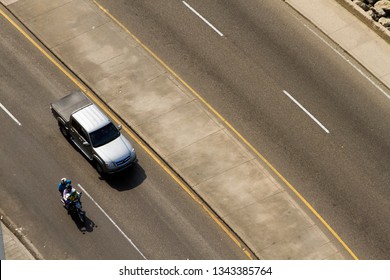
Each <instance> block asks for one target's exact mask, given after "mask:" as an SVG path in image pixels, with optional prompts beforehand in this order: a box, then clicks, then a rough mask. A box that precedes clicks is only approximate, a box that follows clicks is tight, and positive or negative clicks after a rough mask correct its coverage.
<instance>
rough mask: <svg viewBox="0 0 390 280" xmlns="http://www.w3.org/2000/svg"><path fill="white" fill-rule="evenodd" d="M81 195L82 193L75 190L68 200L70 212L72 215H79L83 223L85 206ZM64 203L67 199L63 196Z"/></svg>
mask: <svg viewBox="0 0 390 280" xmlns="http://www.w3.org/2000/svg"><path fill="white" fill-rule="evenodd" d="M81 195H82V193H78V192H76V191H75V192H74V193H73V194H72V195H71V197H70V199H69V200H68V202H67V207H66V208H67V209H68V213H69V214H70V215H71V216H72V217H77V218H78V219H79V221H80V222H81V223H84V222H85V211H83V210H82V209H83V206H82V204H81V200H80V198H81ZM61 201H62V203H63V204H64V205H65V201H64V199H63V198H61Z"/></svg>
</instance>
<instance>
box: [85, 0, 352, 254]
mask: <svg viewBox="0 0 390 280" xmlns="http://www.w3.org/2000/svg"><path fill="white" fill-rule="evenodd" d="M93 2H94V3H95V4H96V5H97V6H98V7H99V8H100V9H101V10H102V11H103V12H104V13H105V14H106V15H107V16H109V17H110V18H111V19H112V20H113V21H114V22H115V23H116V24H118V25H119V26H120V27H121V28H122V29H123V30H124V31H125V32H126V33H127V34H129V35H130V36H131V37H132V38H133V39H134V40H135V41H136V42H137V43H138V44H140V45H141V46H142V47H143V48H144V49H145V50H146V51H147V52H148V53H149V54H150V55H151V56H153V57H154V58H155V59H156V60H157V61H158V62H159V63H160V64H161V65H162V66H164V67H165V68H166V69H167V70H168V71H169V73H171V75H173V76H174V77H175V78H176V79H177V80H178V81H180V82H181V83H182V84H183V85H184V86H185V87H186V88H187V89H188V90H190V91H191V93H192V94H193V95H195V96H196V97H197V98H198V99H199V100H200V101H201V102H202V103H203V104H204V105H205V106H206V107H207V108H208V109H209V110H210V111H211V112H213V114H215V115H216V116H217V117H218V118H219V119H220V120H221V121H222V122H223V123H224V124H225V125H226V126H227V127H228V128H229V129H230V130H231V131H233V133H234V134H235V135H236V136H237V137H238V138H239V139H240V140H241V141H242V142H244V143H245V145H247V146H248V147H249V148H250V150H251V151H252V152H254V153H255V154H256V155H257V156H258V157H259V158H260V159H261V160H262V161H263V162H264V163H265V164H266V165H267V166H268V167H269V168H270V169H271V170H272V171H273V172H274V173H275V175H276V176H278V177H279V178H280V179H281V180H282V181H283V182H284V183H285V184H286V185H287V186H288V188H289V189H290V190H292V191H293V193H294V194H295V195H296V196H297V197H298V198H299V199H300V200H301V201H302V202H303V203H304V205H306V207H307V208H308V209H309V210H310V211H311V212H312V213H313V214H314V215H315V216H316V217H317V218H318V219H319V220H320V221H321V223H322V224H323V225H324V226H325V227H326V228H327V229H328V230H329V231H330V232H331V234H332V235H333V236H334V237H335V238H336V239H337V240H338V241H339V242H340V244H341V245H342V246H343V247H344V248H345V249H346V250H347V251H348V253H349V254H350V255H351V256H352V257H353V258H354V259H355V260H358V257H357V256H356V254H355V253H354V252H353V251H352V250H351V249H350V248H349V247H348V246H347V244H346V243H345V242H344V241H343V240H342V239H341V237H340V236H339V235H338V234H337V233H336V232H335V231H334V230H333V228H332V227H331V226H330V225H329V224H328V223H327V222H326V221H325V220H324V219H323V218H322V217H321V215H320V214H319V213H318V212H317V211H316V210H315V209H314V208H313V206H311V205H310V203H309V202H308V201H307V200H306V199H305V198H304V197H303V196H302V195H301V194H300V193H299V192H298V191H297V190H296V189H295V188H294V187H293V186H292V185H291V183H290V182H288V181H287V179H286V178H284V177H283V175H282V174H280V172H279V171H277V170H276V168H275V167H273V165H272V164H271V163H270V162H269V161H268V160H267V159H266V158H265V157H264V156H263V155H262V154H260V152H259V151H257V150H256V148H255V147H253V146H252V144H250V143H249V142H248V141H247V140H246V139H245V138H244V137H243V136H242V135H241V134H240V133H239V132H238V131H237V130H236V129H235V128H234V127H233V126H232V125H231V124H230V123H229V122H228V121H227V120H226V119H225V118H224V117H223V116H222V115H221V114H219V113H218V112H217V111H216V110H215V109H214V108H213V107H212V106H211V105H210V104H209V103H208V102H207V101H206V100H205V99H204V98H203V97H202V96H200V94H198V93H197V92H196V91H195V90H194V89H193V88H192V87H191V86H190V85H189V84H187V83H186V82H185V81H184V80H183V79H182V78H180V76H179V75H178V74H176V73H175V71H173V70H172V69H171V68H170V67H169V66H168V65H167V64H166V63H165V62H164V61H162V60H161V59H160V58H159V57H158V56H157V55H156V54H155V53H154V52H153V51H152V50H150V49H149V48H148V47H147V46H146V45H144V44H143V43H142V42H141V41H140V40H139V39H138V38H137V37H136V36H135V35H134V34H132V33H131V32H130V31H129V30H128V29H127V28H126V27H125V26H124V25H123V24H122V23H121V22H120V21H119V20H117V19H116V18H115V17H114V16H113V15H111V14H110V13H109V12H108V11H107V9H105V8H104V7H103V6H102V5H100V4H99V3H98V2H97V1H95V0H94V1H93Z"/></svg>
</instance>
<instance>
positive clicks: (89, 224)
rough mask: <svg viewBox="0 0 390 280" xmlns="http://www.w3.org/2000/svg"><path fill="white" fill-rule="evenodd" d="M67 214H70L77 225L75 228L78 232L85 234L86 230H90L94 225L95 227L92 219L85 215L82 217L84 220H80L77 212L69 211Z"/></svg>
mask: <svg viewBox="0 0 390 280" xmlns="http://www.w3.org/2000/svg"><path fill="white" fill-rule="evenodd" d="M69 215H70V216H71V218H72V220H73V221H74V223H75V225H76V226H77V228H78V229H79V230H80V232H82V233H83V234H85V233H86V232H92V231H93V229H94V228H95V227H97V225H96V224H95V222H94V221H92V220H91V219H89V218H88V217H87V216H86V215H85V217H84V219H85V221H84V222H82V221H80V219H79V217H78V216H77V214H71V213H69Z"/></svg>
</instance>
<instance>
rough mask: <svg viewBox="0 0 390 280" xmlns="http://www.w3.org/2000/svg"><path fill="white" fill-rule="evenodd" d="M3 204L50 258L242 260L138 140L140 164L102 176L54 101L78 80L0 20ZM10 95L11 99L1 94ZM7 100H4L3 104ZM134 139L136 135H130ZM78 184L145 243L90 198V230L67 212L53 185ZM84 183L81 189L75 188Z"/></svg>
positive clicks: (238, 251)
mask: <svg viewBox="0 0 390 280" xmlns="http://www.w3.org/2000/svg"><path fill="white" fill-rule="evenodd" d="M0 46H1V47H0V50H1V51H0V56H1V57H0V61H1V63H0V79H1V80H0V83H1V85H2V87H1V89H0V101H1V102H2V103H3V104H4V103H7V108H8V110H9V111H10V112H12V113H13V115H14V116H15V117H17V119H18V120H19V121H20V122H21V123H22V124H23V126H18V125H17V124H16V123H15V122H14V121H13V120H12V119H11V118H9V116H8V115H7V114H5V113H1V114H0V121H1V128H2V131H6V133H2V134H1V135H2V137H1V149H0V156H1V158H2V159H3V160H2V162H1V166H0V179H1V180H2V185H1V188H0V201H1V210H2V211H4V212H5V214H6V215H7V216H9V217H10V218H11V220H13V221H14V222H15V223H16V224H17V225H18V226H20V227H21V232H22V234H24V235H26V236H27V238H28V239H29V240H31V241H32V242H33V244H34V245H35V247H37V248H38V249H39V250H40V252H41V254H42V255H43V257H44V258H47V259H143V257H142V255H141V254H140V253H139V251H141V252H142V254H144V255H145V256H146V257H147V258H148V259H187V258H189V259H225V258H226V259H241V258H244V259H245V258H246V256H245V254H243V252H242V251H241V249H240V248H239V247H238V246H237V245H236V244H235V243H234V242H233V241H232V240H231V239H230V238H229V237H228V236H227V235H226V233H224V232H223V230H222V229H221V228H220V227H219V226H218V225H217V224H216V223H215V222H214V221H213V220H212V219H211V218H210V217H209V216H208V215H207V214H206V212H205V211H204V210H203V209H202V207H201V206H200V205H199V204H198V203H197V202H195V201H194V200H192V199H191V197H190V196H188V194H187V193H185V192H183V189H182V188H181V187H180V186H178V185H177V183H176V182H175V181H174V180H173V179H172V178H171V177H170V176H169V175H167V174H166V172H165V171H164V170H163V169H162V168H161V167H160V166H158V165H157V164H156V162H155V161H154V160H153V159H152V158H150V156H148V154H147V153H146V152H145V151H144V150H142V148H141V147H140V146H139V145H135V148H136V150H137V152H138V158H139V164H138V165H136V166H134V167H133V168H131V169H129V170H128V172H124V173H122V174H120V175H118V176H112V177H108V178H105V179H102V178H100V180H99V176H98V174H97V172H96V171H95V170H94V169H93V167H92V166H91V165H90V164H89V163H88V162H87V161H86V159H85V158H84V157H83V156H82V155H81V154H80V153H78V152H77V151H76V150H75V149H74V148H73V147H72V145H70V144H69V143H68V142H67V141H66V140H65V139H64V138H63V137H62V135H61V134H60V132H59V130H58V127H57V123H56V121H55V120H54V119H53V117H52V115H51V112H50V109H49V104H50V102H52V101H54V100H56V99H58V98H59V97H61V96H64V95H65V94H67V93H68V92H70V91H72V90H75V89H76V87H75V85H74V84H73V83H72V82H71V81H70V80H69V79H68V78H67V77H66V76H65V75H63V73H61V72H60V71H59V70H58V69H57V68H56V67H55V66H53V65H52V64H51V63H50V62H49V61H48V60H47V59H46V58H45V57H44V56H43V55H42V54H40V53H39V52H38V51H37V50H36V49H35V48H34V47H33V46H32V45H31V44H30V43H29V42H28V41H27V40H26V39H25V38H24V37H23V36H21V35H20V34H18V33H17V32H16V30H15V29H14V28H12V27H11V26H10V24H9V23H8V22H6V21H5V20H4V18H1V19H0ZM3 100H4V101H3ZM5 101H6V102H5ZM133 142H134V141H133ZM64 176H66V177H67V178H71V179H72V181H73V183H74V184H77V183H80V184H81V185H82V186H83V188H85V190H87V192H88V194H90V195H91V197H93V198H94V201H96V202H98V204H99V205H100V206H101V207H102V209H104V211H105V213H107V214H108V216H109V217H111V219H112V220H113V221H115V223H116V224H117V225H118V227H120V228H121V229H122V230H123V232H125V233H126V235H127V236H129V237H131V239H132V240H133V241H134V244H135V245H136V246H137V248H139V251H138V250H136V249H135V247H134V246H132V245H131V244H130V243H129V242H128V240H127V239H126V238H124V236H123V235H122V234H121V233H120V232H119V231H118V229H117V228H116V227H114V226H113V225H112V223H111V222H110V221H109V219H107V216H106V215H104V214H103V213H102V212H101V211H99V209H98V207H97V206H96V205H95V204H94V203H93V201H91V200H90V199H88V196H84V197H83V206H84V208H85V210H86V211H87V217H88V219H89V221H90V223H89V225H88V226H87V232H86V233H85V234H82V233H81V232H80V228H79V227H78V226H77V225H76V224H75V222H74V221H72V220H71V219H70V217H68V216H67V214H66V211H65V210H64V209H63V208H62V206H61V204H60V201H59V195H58V191H57V189H56V184H57V183H58V180H59V179H60V178H61V177H64ZM76 188H77V187H76Z"/></svg>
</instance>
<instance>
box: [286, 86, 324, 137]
mask: <svg viewBox="0 0 390 280" xmlns="http://www.w3.org/2000/svg"><path fill="white" fill-rule="evenodd" d="M283 92H284V94H285V95H287V96H288V97H289V98H290V99H291V100H292V101H293V102H294V103H295V104H297V105H298V107H299V108H301V109H302V110H303V111H304V112H305V113H306V114H307V115H308V116H309V117H310V118H311V119H312V120H313V121H315V122H316V123H317V124H318V125H319V126H320V127H321V128H322V129H323V130H324V131H325V132H326V133H329V130H328V129H327V128H326V127H325V126H324V125H323V124H322V123H321V122H320V121H319V120H317V119H316V118H315V117H314V116H313V115H312V114H310V112H309V111H308V110H306V108H305V107H303V106H302V105H301V104H300V103H299V102H298V101H297V100H295V98H294V97H292V96H291V95H290V94H289V93H288V92H287V91H285V90H283Z"/></svg>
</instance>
